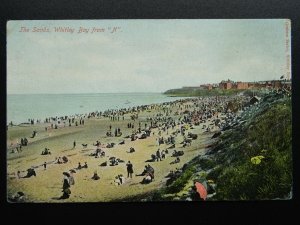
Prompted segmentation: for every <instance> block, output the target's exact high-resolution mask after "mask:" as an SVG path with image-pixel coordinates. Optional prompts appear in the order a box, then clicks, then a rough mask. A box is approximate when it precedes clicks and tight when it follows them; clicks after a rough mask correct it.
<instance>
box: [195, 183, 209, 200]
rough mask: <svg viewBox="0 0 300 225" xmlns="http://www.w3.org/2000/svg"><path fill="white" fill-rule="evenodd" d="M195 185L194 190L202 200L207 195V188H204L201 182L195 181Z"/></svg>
mask: <svg viewBox="0 0 300 225" xmlns="http://www.w3.org/2000/svg"><path fill="white" fill-rule="evenodd" d="M195 186H196V190H197V192H198V193H199V195H200V197H201V198H202V199H204V200H206V197H207V190H206V188H205V187H204V186H203V184H201V183H199V182H196V183H195Z"/></svg>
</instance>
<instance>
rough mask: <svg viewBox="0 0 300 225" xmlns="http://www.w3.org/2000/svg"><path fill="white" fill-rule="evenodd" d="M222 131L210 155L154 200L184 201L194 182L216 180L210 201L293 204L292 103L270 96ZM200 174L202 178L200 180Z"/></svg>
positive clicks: (195, 162) (189, 167)
mask: <svg viewBox="0 0 300 225" xmlns="http://www.w3.org/2000/svg"><path fill="white" fill-rule="evenodd" d="M241 120H242V121H245V122H243V123H240V124H239V125H237V126H236V127H234V128H233V129H230V130H227V131H225V132H223V134H222V135H221V136H220V139H219V140H218V142H217V143H216V145H215V146H214V147H213V148H212V149H211V150H210V151H208V154H207V155H206V156H205V157H203V156H197V157H196V158H194V159H193V160H192V161H190V162H189V163H188V164H186V165H185V167H184V168H183V172H182V174H181V176H180V177H179V178H177V179H176V181H175V182H173V183H172V184H171V185H169V186H167V187H166V188H163V189H160V190H158V191H157V192H156V193H154V194H153V195H152V196H151V197H150V198H149V199H151V200H157V201H164V200H176V199H178V200H185V199H186V198H187V197H188V196H189V191H191V187H192V185H193V181H195V180H199V179H200V180H202V181H204V180H205V181H207V180H212V181H213V183H214V187H215V191H216V192H215V195H213V196H211V197H210V198H209V199H210V200H264V199H289V198H290V197H291V188H292V104H291V98H290V97H284V96H280V95H276V94H274V95H272V94H269V95H267V96H265V97H264V98H263V99H262V101H261V102H260V103H259V104H258V105H255V106H252V107H251V108H250V109H248V110H247V111H245V112H244V113H243V114H242V118H241ZM197 174H198V176H197Z"/></svg>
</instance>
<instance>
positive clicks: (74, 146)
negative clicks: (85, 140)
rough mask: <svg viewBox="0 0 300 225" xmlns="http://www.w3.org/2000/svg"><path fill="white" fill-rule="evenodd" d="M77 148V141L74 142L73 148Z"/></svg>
mask: <svg viewBox="0 0 300 225" xmlns="http://www.w3.org/2000/svg"><path fill="white" fill-rule="evenodd" d="M74 148H76V141H74V142H73V149H74Z"/></svg>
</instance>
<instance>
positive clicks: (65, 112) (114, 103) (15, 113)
mask: <svg viewBox="0 0 300 225" xmlns="http://www.w3.org/2000/svg"><path fill="white" fill-rule="evenodd" d="M183 98H186V97H170V96H167V95H164V94H162V93H95V94H8V95H7V111H6V112H7V113H6V114H7V118H6V121H7V124H9V123H10V122H11V121H12V122H13V124H20V123H28V119H35V120H36V119H40V120H41V122H43V121H44V120H45V118H47V117H56V116H58V117H60V116H72V115H75V114H85V113H89V112H95V111H98V112H100V111H102V112H103V111H105V110H108V109H121V108H129V107H134V106H139V105H149V104H154V103H163V102H170V101H175V100H178V99H183Z"/></svg>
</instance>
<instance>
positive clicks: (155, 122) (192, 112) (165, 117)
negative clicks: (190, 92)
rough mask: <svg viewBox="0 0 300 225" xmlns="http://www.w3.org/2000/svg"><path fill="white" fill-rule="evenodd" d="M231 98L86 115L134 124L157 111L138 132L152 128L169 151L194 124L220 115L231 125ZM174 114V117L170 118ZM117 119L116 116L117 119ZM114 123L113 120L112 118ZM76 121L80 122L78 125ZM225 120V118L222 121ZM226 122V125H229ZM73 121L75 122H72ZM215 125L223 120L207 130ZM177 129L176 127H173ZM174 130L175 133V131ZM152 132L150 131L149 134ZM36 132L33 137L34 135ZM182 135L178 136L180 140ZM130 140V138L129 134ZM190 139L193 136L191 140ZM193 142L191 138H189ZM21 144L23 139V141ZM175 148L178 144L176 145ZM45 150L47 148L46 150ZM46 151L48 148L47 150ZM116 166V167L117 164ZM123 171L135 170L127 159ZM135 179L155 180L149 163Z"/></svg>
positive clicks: (68, 176) (68, 179) (159, 155)
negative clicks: (146, 113) (145, 113)
mask: <svg viewBox="0 0 300 225" xmlns="http://www.w3.org/2000/svg"><path fill="white" fill-rule="evenodd" d="M231 100H232V99H231V98H227V97H219V98H213V97H209V98H195V99H189V100H177V101H174V102H167V103H164V104H160V105H159V104H153V105H145V106H138V107H132V108H128V109H121V110H107V111H105V112H104V113H102V112H95V113H90V114H89V115H88V118H92V117H100V116H103V117H108V118H109V117H110V118H112V117H116V115H118V114H119V115H124V114H131V115H134V116H132V117H131V119H132V120H133V121H134V122H136V121H135V120H136V119H138V115H139V113H140V112H143V111H145V110H152V109H156V110H159V113H157V114H153V115H152V116H149V117H148V118H147V121H146V122H147V123H145V124H144V125H145V129H144V131H143V130H142V129H140V130H139V132H146V131H147V132H149V134H150V133H152V132H153V135H154V130H152V129H157V130H155V133H156V135H157V139H156V140H157V141H158V146H160V148H161V145H164V144H165V145H171V146H170V147H169V148H172V146H174V147H175V142H176V141H177V140H178V139H177V138H178V135H182V136H183V137H184V140H187V139H186V138H185V137H186V135H185V133H186V130H187V129H190V128H192V127H193V126H195V124H200V123H206V122H208V121H210V122H211V123H213V122H214V120H215V118H218V119H220V117H219V116H220V115H221V114H223V115H225V117H226V116H227V118H228V121H229V122H230V119H231V118H234V116H233V115H232V112H227V109H226V106H227V103H228V101H231ZM171 107H172V110H171V109H170V108H171ZM171 114H173V115H174V116H172V115H171ZM116 118H117V117H116ZM69 119H70V121H69V122H70V123H73V121H74V119H75V117H74V118H72V119H71V118H69ZM112 120H113V119H112ZM80 121H81V124H84V122H83V120H81V119H80ZM80 121H79V123H80ZM225 121H226V118H225ZM228 121H226V122H228ZM75 122H76V121H75ZM134 122H130V123H128V124H127V128H128V129H133V128H134ZM147 124H150V126H149V127H147ZM216 126H218V127H219V128H220V126H222V121H221V122H218V123H217V122H215V123H214V124H213V125H210V128H214V127H216ZM138 127H139V128H142V124H141V122H140V121H139V124H138ZM176 127H177V128H176ZM175 128H176V130H174V129H175ZM151 130H152V131H151ZM109 131H110V132H111V131H112V126H111V125H110V126H109ZM114 131H115V132H114V134H115V136H118V135H120V133H121V130H120V128H118V127H117V128H115V129H114ZM35 135H36V133H35V134H34V136H35ZM182 136H179V137H180V138H182ZM129 137H130V135H129ZM191 138H192V137H191ZM192 139H193V138H192ZM23 141H24V140H23ZM121 143H122V144H124V143H125V141H122V142H120V143H119V144H121ZM100 144H101V143H100V142H98V141H97V143H96V145H95V146H97V149H100ZM176 146H177V142H176ZM75 148H76V141H74V142H73V149H75ZM169 148H166V150H162V151H161V150H160V149H158V150H157V151H156V152H155V153H154V154H153V155H154V156H155V161H162V160H163V159H164V158H165V154H166V151H167V149H169ZM45 150H46V149H45ZM48 150H49V149H48ZM133 150H134V148H132V149H130V151H129V152H131V153H133V152H135V150H134V151H133ZM98 153H99V152H98ZM179 156H180V155H176V156H175V155H174V157H175V159H174V161H172V162H171V164H175V163H179V162H180V158H179ZM63 162H65V161H64V157H62V158H61V157H59V158H58V159H57V163H58V164H60V163H63ZM66 162H67V161H66ZM47 164H48V163H46V162H45V163H44V164H43V165H44V169H46V168H47ZM116 165H117V164H116ZM82 168H88V165H87V162H85V164H84V165H83V166H82V165H81V163H80V162H79V163H78V166H77V168H75V170H80V169H82ZM126 171H127V178H128V179H131V178H132V174H133V173H134V167H133V164H132V163H131V161H130V160H129V161H128V162H127V163H126ZM27 172H28V176H29V177H30V176H36V173H35V171H34V169H33V168H30V170H29V171H27ZM63 175H64V179H63V187H62V189H63V195H62V197H61V199H66V198H69V196H70V194H71V189H70V187H71V185H72V184H73V185H74V178H73V172H64V173H63ZM136 176H143V179H142V181H141V182H140V183H142V184H148V183H150V182H152V181H153V180H154V169H153V167H152V166H150V165H149V164H148V165H146V166H145V168H144V171H143V172H142V173H141V174H138V175H136ZM91 179H92V180H99V179H100V176H99V175H98V173H97V171H95V172H94V174H93V176H92V177H91ZM114 181H115V182H114V183H115V184H117V185H121V184H124V183H125V177H124V176H123V175H122V174H118V175H117V176H116V177H115V180H114Z"/></svg>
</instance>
